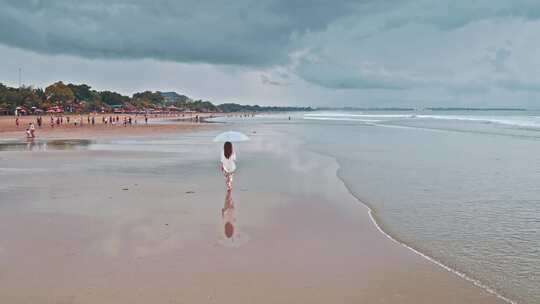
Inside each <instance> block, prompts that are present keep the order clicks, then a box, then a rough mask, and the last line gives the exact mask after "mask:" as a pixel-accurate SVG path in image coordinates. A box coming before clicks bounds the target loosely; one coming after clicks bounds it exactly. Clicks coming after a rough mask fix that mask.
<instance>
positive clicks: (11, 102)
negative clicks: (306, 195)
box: [0, 81, 312, 114]
mask: <svg viewBox="0 0 540 304" xmlns="http://www.w3.org/2000/svg"><path fill="white" fill-rule="evenodd" d="M19 107H21V108H22V109H24V110H25V111H29V112H30V113H32V112H34V111H47V110H50V109H61V111H64V112H73V113H89V112H111V111H113V110H114V109H118V108H120V109H123V110H126V111H144V110H149V109H163V110H170V109H173V110H177V111H197V112H261V111H265V112H267V111H310V110H312V109H311V108H309V107H268V106H258V105H254V106H252V105H240V104H236V103H225V104H221V105H214V104H213V103H212V102H210V101H203V100H192V99H191V98H189V97H187V96H185V95H179V94H177V93H175V92H166V93H164V92H159V91H155V92H152V91H144V92H138V93H135V94H133V95H132V96H131V97H130V96H125V95H122V94H120V93H117V92H112V91H97V90H94V89H92V87H90V86H89V85H87V84H78V85H77V84H72V83H69V84H64V83H63V82H62V81H59V82H56V83H53V84H51V85H49V86H47V87H46V88H45V89H42V88H34V87H31V86H28V87H27V86H23V87H20V88H13V87H8V86H6V85H4V84H2V83H0V114H13V113H15V110H16V109H17V108H19Z"/></svg>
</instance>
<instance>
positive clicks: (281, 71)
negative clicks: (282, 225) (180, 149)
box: [0, 0, 540, 102]
mask: <svg viewBox="0 0 540 304" xmlns="http://www.w3.org/2000/svg"><path fill="white" fill-rule="evenodd" d="M539 18H540V2H538V1H536V0H535V1H532V0H516V1H507V0H477V1H472V2H471V1H468V0H455V1H445V2H441V1H436V0H415V1H412V0H399V1H398V0H363V1H354V0H340V1H324V0H313V1H309V2H306V1H300V0H288V1H287V0H260V1H250V0H238V1H230V2H223V1H218V0H210V1H198V0H182V1H175V0H162V1H156V0H108V1H106V0H96V1H74V0H49V1H45V0H0V44H1V45H4V46H8V47H10V48H20V49H24V50H29V51H32V52H35V53H39V54H42V55H43V54H44V55H54V56H52V57H58V55H69V56H73V58H80V57H82V58H85V60H86V59H89V58H90V59H97V60H96V61H98V60H99V61H100V62H101V64H100V67H101V68H102V69H106V66H107V64H105V63H103V60H102V59H106V60H105V61H107V60H110V61H111V62H113V61H122V62H123V61H124V59H129V60H127V62H131V63H132V64H133V65H134V66H135V64H136V62H139V63H138V64H139V65H138V66H144V67H147V66H151V65H154V64H157V63H154V60H155V62H158V63H159V66H160V68H162V69H164V67H165V66H168V65H171V66H178V65H177V64H183V63H189V64H193V63H196V64H199V63H202V64H203V65H198V67H199V69H202V68H201V66H204V69H203V70H205V73H210V74H213V75H219V76H215V77H217V79H219V81H220V82H222V81H223V79H222V78H221V77H223V75H227V73H228V75H230V76H231V77H233V76H234V77H238V78H237V80H238V81H239V82H240V83H241V82H242V81H244V78H243V77H247V76H245V75H249V77H248V78H249V81H252V86H253V88H254V89H253V92H259V94H268V91H271V90H272V89H275V90H281V91H272V92H273V93H272V94H275V95H274V96H273V97H272V98H275V100H281V98H284V97H283V96H282V95H281V94H282V92H286V93H287V94H290V95H289V96H294V97H295V98H301V97H302V96H308V97H306V98H309V99H314V94H315V93H310V94H307V93H305V92H307V91H310V92H316V95H317V96H324V98H328V99H329V100H330V99H332V98H333V97H331V95H332V94H334V95H333V96H338V97H343V98H349V99H351V97H352V96H353V95H355V94H357V95H358V96H360V97H362V98H360V99H364V100H396V99H400V98H401V99H403V100H404V102H407V101H410V100H419V99H423V100H426V99H429V98H430V97H431V96H430V94H437V95H438V96H437V98H439V99H441V98H442V97H440V96H441V95H444V94H447V95H451V94H459V95H460V98H463V100H465V96H475V98H476V99H475V98H473V97H471V100H472V99H474V100H481V99H482V98H477V97H478V96H480V95H486V96H487V94H492V92H493V91H497V90H504V91H505V92H508V94H514V93H516V92H522V93H523V94H536V92H539V90H538V89H537V88H539V87H540V79H538V78H537V76H536V74H537V71H538V70H539V69H540V61H538V60H536V57H537V54H538V52H540V43H539V42H537V41H540V39H539V38H540V19H539ZM509 41H512V42H509ZM10 52H11V49H10ZM25 54H27V53H25ZM62 58H63V57H62ZM73 58H72V59H73ZM131 59H137V60H131ZM140 59H149V60H151V62H152V64H149V63H148V62H146V61H144V60H142V61H144V64H140V62H141V60H140ZM70 60H71V59H70ZM73 60H74V59H73ZM55 62H57V61H55ZM85 62H87V63H88V62H90V64H91V62H92V61H85ZM122 66H124V65H122ZM218 66H219V67H218ZM49 68H55V67H49ZM79 68H80V66H79ZM184 68H185V67H184ZM212 69H218V70H219V69H220V71H221V72H219V73H216V74H214V73H213V72H209V70H212ZM226 69H228V70H227V73H225V72H223V71H225V70H226ZM235 69H237V70H242V71H241V72H238V71H234V70H235ZM187 70H189V71H190V72H191V73H193V70H191V69H187ZM154 72H155V71H154ZM168 72H169V75H175V76H176V75H177V74H176V73H174V72H173V71H168ZM222 72H223V73H222ZM80 73H81V74H82V73H83V72H82V71H81V72H80ZM92 73H96V75H98V76H99V72H96V71H93V72H92ZM104 73H106V71H104ZM141 73H144V71H141ZM234 73H236V74H235V75H233V74H234ZM242 73H244V74H245V75H244V76H238V75H241V74H242ZM134 74H136V71H134ZM158 74H159V73H155V74H153V75H158ZM98 76H95V77H94V76H93V77H94V78H93V79H99V77H98ZM136 77H137V75H130V76H129V77H128V76H126V77H125V78H126V79H125V80H123V81H124V82H125V83H123V85H124V86H125V87H126V90H131V89H132V88H131V86H129V85H128V84H127V82H134V81H136V80H135V78H136ZM81 78H84V77H81ZM289 78H290V79H289ZM118 81H119V80H118ZM108 82H114V79H108ZM158 84H159V83H158ZM228 85H231V83H228ZM259 85H261V87H259ZM238 87H239V88H242V84H239V86H238ZM111 89H114V88H111ZM262 89H264V90H267V91H263V90H262ZM201 90H202V89H201ZM294 90H298V91H299V92H303V93H302V94H300V93H296V92H295V91H294ZM216 91H221V92H222V91H223V90H216ZM232 91H233V92H232V93H230V97H231V98H236V97H235V96H234V94H235V93H234V90H232ZM261 92H263V93H261ZM329 92H333V93H329ZM490 92H491V93H490ZM497 92H498V93H500V92H499V91H497ZM251 94H252V93H251V92H250V95H249V97H250V98H252V97H254V95H251ZM253 94H254V93H253ZM283 94H285V93H283ZM516 94H517V93H516ZM499 95H500V96H506V97H508V96H510V95H504V94H499ZM381 96H382V97H381ZM263 97H264V98H269V97H266V96H263ZM375 97H380V98H375ZM527 97H529V95H527ZM336 98H337V97H336ZM445 98H449V97H448V96H446V97H445ZM489 98H493V96H490V97H489ZM486 100H491V99H487V98H486ZM321 102H322V101H321Z"/></svg>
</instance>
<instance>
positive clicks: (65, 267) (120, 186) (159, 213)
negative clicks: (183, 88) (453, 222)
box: [0, 123, 505, 303]
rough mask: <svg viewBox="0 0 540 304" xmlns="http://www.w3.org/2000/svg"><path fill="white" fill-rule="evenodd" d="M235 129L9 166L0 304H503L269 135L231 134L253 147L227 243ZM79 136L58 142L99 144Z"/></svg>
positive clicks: (270, 130)
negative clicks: (393, 230)
mask: <svg viewBox="0 0 540 304" xmlns="http://www.w3.org/2000/svg"><path fill="white" fill-rule="evenodd" d="M180 125H181V126H182V127H179V126H180ZM167 126H168V125H167ZM231 127H233V126H231V125H229V124H224V125H220V124H212V126H211V127H208V129H205V128H207V127H202V128H199V127H192V126H191V125H188V126H186V127H184V125H183V123H180V124H178V126H176V125H175V126H174V127H171V126H168V127H167V128H171V129H170V131H171V132H166V133H162V132H157V133H156V132H154V131H151V132H149V133H139V128H138V127H137V128H136V129H133V130H136V132H135V131H133V132H132V133H102V134H104V135H103V136H104V137H101V136H102V135H97V133H92V136H89V138H90V139H91V140H92V143H91V144H89V145H87V146H84V147H80V148H79V149H70V150H61V149H58V150H55V149H49V150H47V151H45V152H43V151H16V150H7V151H4V152H0V164H1V165H0V167H1V168H0V180H1V182H0V195H1V198H2V199H1V203H0V208H1V212H0V214H1V215H0V217H1V220H0V295H2V296H1V297H2V300H3V301H5V302H7V303H149V302H153V303H307V302H309V303H329V302H331V303H365V302H367V303H505V301H503V300H502V299H501V298H499V297H497V296H495V295H494V294H493V293H490V292H488V291H486V290H485V289H484V288H481V287H478V286H476V285H474V284H473V283H472V282H470V281H467V280H465V279H463V278H461V277H460V276H458V275H456V274H454V273H451V272H449V271H448V270H446V269H444V268H442V267H440V266H438V265H437V264H435V263H433V262H431V261H429V260H428V259H426V258H425V257H422V256H421V255H419V254H417V253H415V252H414V251H412V250H410V249H408V248H406V247H405V246H403V245H402V244H400V243H398V242H396V241H393V240H392V239H391V238H389V237H388V236H387V235H385V233H384V232H382V231H381V230H380V228H379V227H378V226H377V225H376V224H375V223H374V221H373V219H372V217H371V216H370V212H369V209H368V208H367V206H366V205H364V204H363V202H362V201H360V200H358V199H357V198H356V197H354V196H353V195H352V194H351V192H350V189H349V188H348V187H347V185H345V184H344V183H343V181H342V180H340V179H339V178H338V173H339V172H340V171H341V169H340V164H339V163H338V162H337V161H336V159H335V158H333V157H329V156H327V155H324V154H323V153H318V152H316V151H314V150H313V149H307V147H306V143H305V142H303V141H302V139H301V137H298V136H294V137H293V136H290V135H288V134H287V133H286V132H285V133H284V132H282V131H281V130H277V129H279V128H278V127H275V126H273V125H268V124H257V123H253V124H247V125H234V127H235V128H236V129H239V130H241V131H243V132H245V133H246V134H248V135H249V136H250V137H251V139H252V140H251V141H250V142H247V143H240V144H237V145H236V146H235V147H236V148H237V153H238V157H239V161H238V165H239V170H238V172H237V174H236V176H235V181H234V188H233V192H232V195H231V197H232V201H233V202H234V214H232V215H230V216H232V217H233V218H234V223H235V230H234V235H233V237H232V238H227V237H226V236H225V234H224V219H223V217H222V208H224V201H225V200H226V199H227V193H226V188H225V184H224V180H223V177H222V175H221V174H220V172H219V171H218V160H219V151H220V146H219V144H216V143H213V142H212V138H213V137H214V136H215V135H216V134H218V133H219V132H221V131H224V130H228V129H229V128H231ZM119 128H120V127H119ZM158 128H159V127H158ZM175 128H176V129H175ZM180 129H182V131H180ZM140 130H143V127H141V129H140ZM155 130H159V129H155ZM160 131H161V130H160ZM72 132H73V133H68V132H67V131H66V133H62V134H58V136H56V135H55V136H54V137H55V138H56V137H58V138H59V137H63V136H68V137H70V138H79V139H83V138H86V137H87V136H88V135H89V134H85V133H84V132H82V133H79V131H78V130H77V131H72ZM119 132H120V131H119ZM156 134H159V136H156Z"/></svg>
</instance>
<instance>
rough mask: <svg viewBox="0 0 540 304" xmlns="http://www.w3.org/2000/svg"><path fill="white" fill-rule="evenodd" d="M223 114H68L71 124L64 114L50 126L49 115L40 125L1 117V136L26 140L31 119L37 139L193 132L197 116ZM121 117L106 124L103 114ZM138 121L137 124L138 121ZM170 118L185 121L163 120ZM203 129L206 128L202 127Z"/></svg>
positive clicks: (33, 118) (30, 118) (197, 126)
mask: <svg viewBox="0 0 540 304" xmlns="http://www.w3.org/2000/svg"><path fill="white" fill-rule="evenodd" d="M217 115H220V114H210V113H188V114H184V116H182V114H176V115H173V114H171V115H148V124H146V123H145V121H144V115H140V114H139V115H127V114H118V115H116V114H114V115H112V114H96V115H83V116H79V115H69V117H70V123H69V124H68V123H67V119H66V117H67V116H64V121H63V123H62V124H61V125H56V124H55V125H54V127H51V126H50V120H49V119H50V116H47V115H45V116H42V117H43V124H42V126H41V127H38V125H37V122H36V119H37V116H20V117H19V127H17V126H16V123H15V117H14V116H0V139H24V138H25V137H26V133H25V130H26V128H27V127H28V124H29V123H30V122H32V123H34V125H35V127H36V131H35V134H36V139H50V138H79V139H80V138H87V139H95V138H101V137H104V136H107V137H121V136H134V135H151V134H163V133H175V132H179V131H180V132H182V131H193V130H195V129H200V128H201V126H202V125H203V124H200V123H197V122H194V118H195V116H199V117H200V118H202V119H204V118H207V117H209V116H217ZM92 116H94V117H95V119H94V121H95V124H94V125H92V124H88V121H87V118H88V117H92ZM111 116H114V117H116V116H118V118H119V119H120V122H119V123H116V124H114V125H113V124H104V123H103V120H102V118H103V117H111ZM80 117H82V120H83V124H82V125H80V124H79V125H78V126H75V125H74V123H73V122H74V121H75V119H77V118H79V119H80ZM124 117H126V118H127V117H131V118H132V124H131V125H129V124H128V125H126V126H124V125H123V119H124ZM135 120H137V123H135ZM171 120H175V121H177V122H182V123H174V124H170V123H164V122H168V121H171ZM203 128H204V127H203Z"/></svg>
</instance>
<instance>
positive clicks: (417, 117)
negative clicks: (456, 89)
mask: <svg viewBox="0 0 540 304" xmlns="http://www.w3.org/2000/svg"><path fill="white" fill-rule="evenodd" d="M303 118H304V119H306V120H327V121H332V120H335V121H357V122H372V123H375V122H393V121H405V122H407V121H409V122H410V121H426V120H441V121H464V122H476V123H485V124H496V125H505V126H511V127H516V128H524V129H534V130H536V129H539V130H540V116H532V115H522V116H504V115H501V116H488V115H431V114H369V113H363V114H350V113H314V114H304V117H303Z"/></svg>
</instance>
